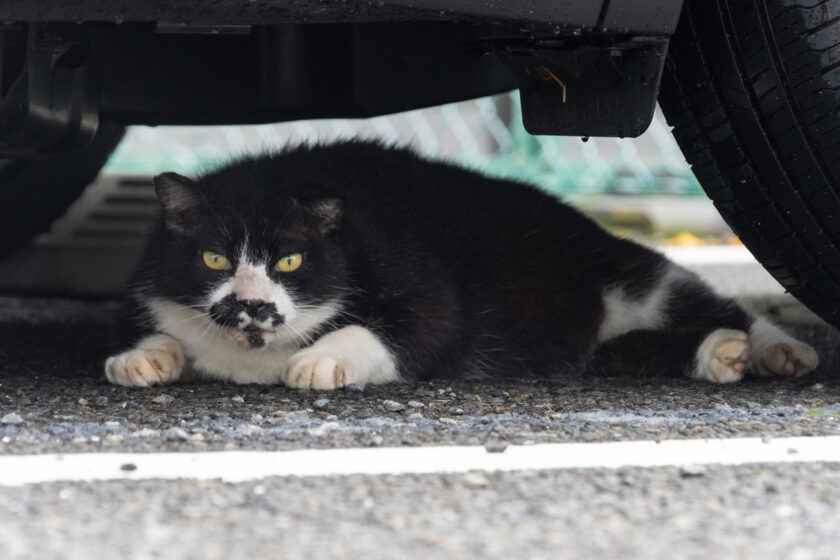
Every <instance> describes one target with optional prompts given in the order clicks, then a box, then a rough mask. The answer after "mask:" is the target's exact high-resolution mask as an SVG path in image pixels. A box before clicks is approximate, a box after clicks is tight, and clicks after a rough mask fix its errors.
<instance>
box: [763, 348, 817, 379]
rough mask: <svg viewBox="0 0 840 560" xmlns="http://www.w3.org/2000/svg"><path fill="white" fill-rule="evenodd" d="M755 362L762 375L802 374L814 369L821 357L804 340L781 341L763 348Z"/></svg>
mask: <svg viewBox="0 0 840 560" xmlns="http://www.w3.org/2000/svg"><path fill="white" fill-rule="evenodd" d="M755 362H756V363H755V369H756V372H757V373H759V374H761V375H791V376H800V375H805V374H806V373H808V372H811V371H813V370H814V369H815V368H816V367H817V364H818V363H819V358H818V357H817V352H816V350H814V349H813V348H811V347H810V346H808V345H807V344H805V343H804V342H799V341H796V342H792V343H791V342H779V343H777V344H773V345H771V346H769V347H767V348H763V349H762V353H761V354H760V355H758V356H757V357H756V361H755Z"/></svg>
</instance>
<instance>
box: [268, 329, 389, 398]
mask: <svg viewBox="0 0 840 560" xmlns="http://www.w3.org/2000/svg"><path fill="white" fill-rule="evenodd" d="M397 378H398V375H397V366H396V363H395V361H394V358H393V356H392V355H391V352H390V351H389V350H388V349H387V348H386V347H385V345H384V344H383V343H382V341H381V340H380V339H379V337H378V336H376V334H374V333H373V332H371V331H370V330H368V329H366V328H364V327H361V326H358V325H350V326H347V327H344V328H341V329H338V330H337V331H333V332H331V333H329V334H326V335H324V336H322V337H321V338H320V339H318V341H317V342H315V344H313V345H312V346H310V347H309V348H304V349H303V350H300V351H298V352H296V353H295V354H293V355H292V357H291V358H290V359H289V362H288V363H287V364H286V369H285V371H284V372H283V377H282V381H283V383H285V384H286V385H288V386H289V387H294V388H296V389H337V388H339V387H344V386H345V385H349V384H350V383H387V382H389V381H395V380H396V379H397Z"/></svg>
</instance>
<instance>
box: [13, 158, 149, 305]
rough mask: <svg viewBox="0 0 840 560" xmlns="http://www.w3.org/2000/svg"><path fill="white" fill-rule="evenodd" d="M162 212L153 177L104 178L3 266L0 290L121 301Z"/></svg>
mask: <svg viewBox="0 0 840 560" xmlns="http://www.w3.org/2000/svg"><path fill="white" fill-rule="evenodd" d="M159 208H160V206H159V203H158V201H157V198H156V197H155V193H154V189H153V186H152V180H151V177H147V176H135V175H109V174H104V175H101V176H100V177H99V178H98V179H97V180H96V181H95V182H94V183H93V184H91V185H90V186H89V187H88V188H87V189H85V192H84V193H83V194H82V196H81V197H80V198H79V200H77V201H76V202H74V203H73V205H72V206H70V208H69V209H68V210H67V212H66V213H65V214H64V216H62V217H61V218H59V219H58V220H56V222H55V223H54V224H53V226H52V228H50V231H48V232H47V233H44V234H42V235H40V236H38V237H37V238H36V239H35V240H34V241H33V242H32V243H31V244H30V245H29V247H27V248H26V249H24V250H22V251H20V252H19V253H17V254H15V255H13V256H11V257H10V258H8V259H5V260H4V261H2V262H0V290H2V291H5V292H23V293H38V294H62V295H95V296H106V297H107V296H118V295H120V294H121V293H122V292H123V289H124V287H125V285H126V283H127V282H128V280H129V278H130V276H131V273H132V271H133V270H134V267H135V266H136V264H137V261H138V259H139V258H140V254H141V252H142V250H143V247H144V246H145V243H146V237H147V236H148V232H149V229H150V227H151V225H152V224H153V223H154V220H155V219H156V218H157V216H158V212H159Z"/></svg>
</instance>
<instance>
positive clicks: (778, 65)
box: [659, 0, 840, 327]
mask: <svg viewBox="0 0 840 560" xmlns="http://www.w3.org/2000/svg"><path fill="white" fill-rule="evenodd" d="M659 101H660V105H661V107H662V110H663V112H664V113H665V116H666V118H667V119H668V122H669V123H670V124H671V125H672V126H673V127H674V136H675V137H676V139H677V142H678V143H679V145H680V147H681V148H682V151H683V154H684V155H685V157H686V159H687V160H688V162H689V163H690V164H691V166H692V168H693V170H694V173H695V175H696V176H697V178H698V180H699V181H700V184H701V185H702V186H703V188H704V189H705V191H706V193H707V194H708V195H709V197H710V198H711V199H712V200H713V201H714V203H715V206H716V207H717V208H718V210H719V211H720V213H721V215H722V216H723V217H724V219H725V220H726V221H727V223H728V224H729V225H730V226H731V227H732V229H733V230H734V231H735V233H736V234H737V235H738V236H740V238H741V240H742V241H743V242H744V244H745V245H746V246H747V248H749V250H750V251H751V252H752V253H753V255H755V257H756V258H757V259H758V260H759V261H760V262H761V263H762V264H763V265H764V266H765V268H767V270H768V271H769V272H770V273H771V274H772V275H773V276H774V277H775V278H776V279H777V280H778V281H779V282H780V283H781V284H782V285H783V286H784V287H785V288H786V289H787V290H788V291H789V292H790V293H791V294H793V295H794V296H796V297H797V298H798V299H799V300H800V301H802V302H803V303H805V304H806V305H807V306H808V307H810V308H811V309H812V310H813V311H814V312H815V313H817V314H818V315H820V316H822V317H823V318H824V319H825V320H826V321H828V322H830V323H832V324H833V325H834V326H836V327H840V196H838V195H840V188H838V185H840V0H821V1H820V0H686V4H685V7H684V10H683V14H682V17H681V19H680V24H679V28H678V29H677V32H676V34H675V36H674V38H673V40H672V41H671V46H670V50H669V55H668V60H667V63H666V69H665V75H664V76H663V80H662V88H661V91H660V98H659Z"/></svg>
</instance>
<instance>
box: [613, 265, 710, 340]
mask: <svg viewBox="0 0 840 560" xmlns="http://www.w3.org/2000/svg"><path fill="white" fill-rule="evenodd" d="M693 279H694V276H693V275H692V274H691V273H690V272H688V271H687V270H685V269H683V268H680V267H678V266H676V265H674V264H671V263H669V264H668V266H667V268H666V269H665V273H664V274H663V275H662V277H661V278H660V279H659V281H658V282H657V283H656V285H655V286H654V287H653V289H651V290H650V292H648V293H647V294H646V295H644V296H643V297H641V298H639V299H632V298H628V297H627V294H626V293H625V291H624V288H623V287H622V286H613V287H610V288H607V289H606V290H604V294H603V301H604V317H603V319H602V320H601V326H600V328H599V329H598V342H599V343H601V342H604V341H606V340H609V339H611V338H615V337H617V336H621V335H623V334H626V333H628V332H630V331H634V330H637V329H656V328H659V327H661V326H662V325H663V324H664V322H665V319H666V317H665V311H666V309H665V305H666V303H667V302H668V297H669V296H670V295H671V288H672V287H673V286H674V285H675V284H679V283H684V282H690V281H692V280H693Z"/></svg>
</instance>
